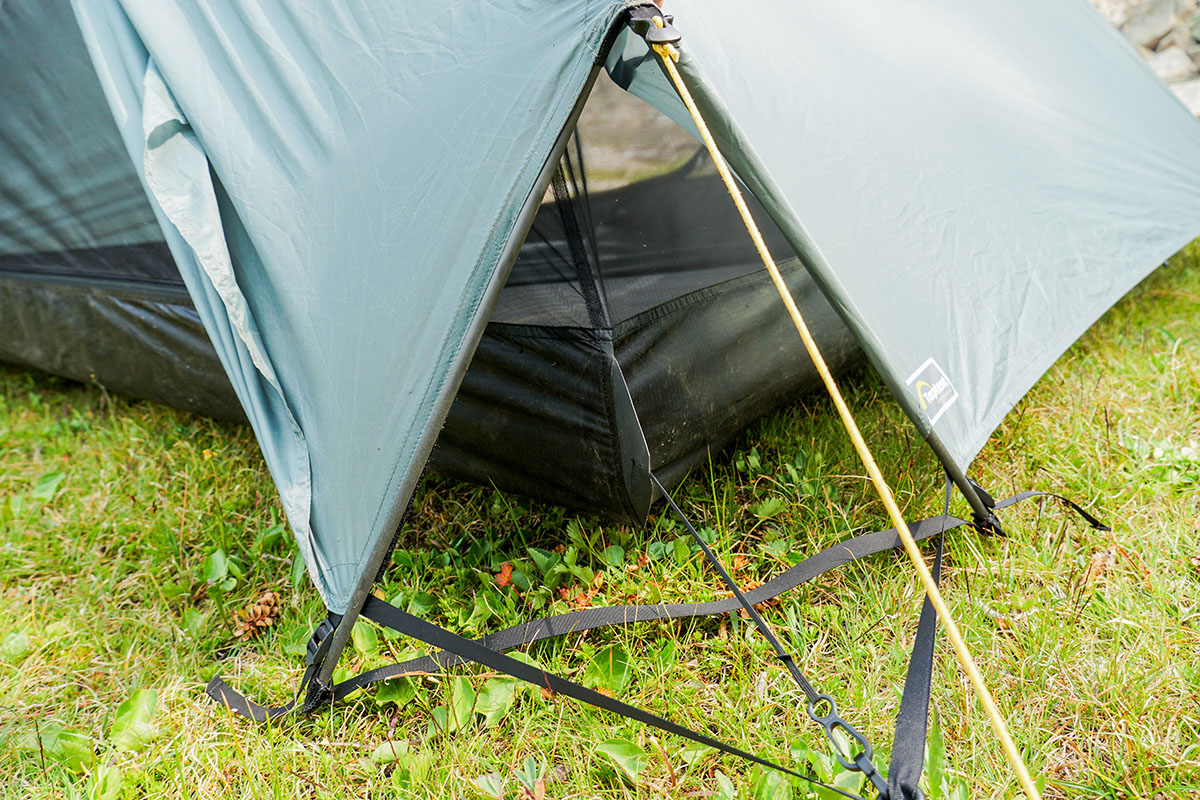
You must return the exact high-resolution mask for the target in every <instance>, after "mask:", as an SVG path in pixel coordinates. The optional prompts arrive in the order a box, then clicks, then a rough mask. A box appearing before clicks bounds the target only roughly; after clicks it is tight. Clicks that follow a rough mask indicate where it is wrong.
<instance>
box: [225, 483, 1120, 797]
mask: <svg viewBox="0 0 1200 800" xmlns="http://www.w3.org/2000/svg"><path fill="white" fill-rule="evenodd" d="M1042 496H1045V497H1054V498H1056V499H1059V500H1061V501H1063V502H1064V503H1066V504H1067V505H1068V506H1070V507H1071V508H1072V509H1073V510H1074V511H1076V512H1077V513H1078V514H1079V515H1080V516H1081V517H1083V519H1085V520H1086V521H1087V522H1088V523H1089V524H1090V525H1091V526H1092V527H1093V528H1095V529H1097V530H1102V531H1107V530H1109V528H1108V527H1107V526H1106V525H1104V524H1103V523H1101V522H1099V521H1098V520H1097V519H1096V518H1095V517H1093V516H1092V515H1091V514H1089V513H1088V512H1086V511H1084V510H1083V509H1082V508H1080V507H1079V506H1078V505H1076V504H1075V503H1073V502H1071V501H1070V500H1067V499H1066V498H1064V497H1062V496H1061V495H1057V494H1053V493H1051V492H1034V491H1031V492H1021V493H1020V494H1017V495H1014V496H1012V497H1009V498H1005V499H1004V500H1000V501H999V502H997V503H996V506H995V508H996V509H1001V508H1006V507H1008V506H1010V505H1013V504H1014V503H1017V502H1020V501H1022V500H1026V499H1029V498H1032V497H1042ZM971 524H973V523H971V522H969V521H968V520H965V519H961V518H959V517H955V516H952V515H950V514H945V513H943V514H941V515H940V516H937V517H931V518H929V519H924V520H920V521H918V522H914V523H912V524H911V525H910V526H909V530H910V531H911V533H912V536H913V538H914V539H915V540H917V541H921V540H924V539H928V538H930V537H931V536H938V535H941V534H944V533H945V532H947V531H951V530H954V529H955V528H959V527H962V526H963V525H971ZM901 546H902V542H901V540H900V536H899V534H897V533H896V531H895V529H888V530H885V531H876V532H874V533H866V534H862V535H859V536H856V537H854V538H852V539H849V540H847V541H845V542H840V543H838V544H836V545H833V546H832V547H828V548H826V549H825V550H822V551H821V552H819V553H817V554H815V555H813V556H810V557H809V558H807V559H805V560H804V561H801V562H800V563H799V564H796V565H795V566H793V567H790V568H789V569H787V570H785V571H784V572H782V573H780V574H779V575H778V576H776V577H775V578H772V579H771V580H770V581H768V582H766V583H764V584H763V585H762V586H759V587H758V588H756V589H753V590H751V591H749V592H745V593H744V594H742V596H741V597H736V596H735V597H729V598H724V599H721V600H712V601H709V602H705V603H674V604H665V603H661V604H656V605H644V606H641V605H629V606H610V607H604V608H587V609H582V610H579V611H573V612H570V613H567V614H559V615H556V616H553V617H547V618H545V619H541V620H535V621H531V622H525V623H521V624H520V625H514V626H512V627H510V628H505V629H504V630H501V631H497V632H496V633H492V634H488V635H487V636H484V637H482V638H480V639H478V640H470V639H465V638H463V637H460V636H457V635H455V634H452V633H450V632H449V631H445V630H443V629H441V628H439V627H438V626H436V625H433V624H432V623H428V622H424V621H423V620H420V619H419V618H417V617H414V616H412V615H411V614H408V613H406V612H404V611H401V610H400V609H397V608H395V607H393V606H391V605H389V604H387V603H385V602H384V601H382V600H379V599H377V598H375V597H369V598H368V600H367V603H366V605H365V606H364V608H363V612H362V613H363V616H366V617H368V618H369V619H373V620H375V621H376V622H379V623H380V624H383V625H387V626H388V627H391V628H393V629H394V630H397V631H399V632H400V633H403V634H405V635H409V636H413V637H414V638H416V639H419V640H421V641H423V642H426V643H427V644H431V645H433V646H435V647H438V648H440V650H439V652H437V653H434V654H432V655H430V656H423V657H421V658H416V659H412V660H410V661H406V662H403V663H399V664H390V665H388V666H385V667H379V668H378V669H374V670H370V671H368V672H364V673H362V674H361V675H358V676H355V677H353V678H350V679H348V680H346V681H343V682H342V683H339V684H337V685H336V686H335V687H334V688H333V692H332V696H331V697H330V698H329V699H330V700H331V701H337V700H341V699H343V698H345V697H346V696H347V695H349V694H351V693H352V692H354V691H357V690H358V689H361V688H363V687H366V686H369V685H371V684H373V683H377V682H379V681H383V680H388V679H391V678H397V677H401V676H404V675H414V674H422V673H429V672H438V671H443V670H446V669H449V668H452V667H455V666H459V665H462V664H466V663H469V662H477V663H480V664H483V665H485V666H490V667H492V668H493V669H496V670H499V671H501V672H504V673H505V674H509V675H512V676H513V677H516V678H519V679H521V680H526V681H529V682H531V683H534V684H536V685H539V686H546V687H547V688H549V689H550V690H551V691H555V692H559V693H561V694H565V695H567V696H568V697H573V698H575V699H578V700H582V701H583V702H587V703H591V704H593V705H596V706H599V707H600V708H605V709H607V710H610V711H613V712H614V713H618V714H623V715H625V716H628V717H630V718H631V719H634V720H637V721H641V722H645V723H646V724H649V725H652V726H655V727H659V728H660V729H662V730H665V731H668V732H672V733H677V734H678V735H680V736H683V737H685V738H689V739H692V740H693V741H696V742H700V743H702V744H705V745H707V746H710V747H715V748H717V749H718V750H722V751H723V752H726V753H729V754H731V755H736V756H739V757H742V758H746V759H748V760H750V761H753V762H755V763H758V764H761V765H763V766H766V767H769V768H772V769H777V770H780V771H782V772H784V773H787V774H789V775H793V776H795V777H798V778H801V779H803V780H807V781H813V782H814V783H818V784H819V782H818V781H815V779H813V778H812V777H811V776H807V775H802V774H800V773H797V772H793V771H792V770H789V769H787V768H785V767H782V766H779V765H777V764H774V763H773V762H770V761H767V760H765V759H762V758H759V757H758V756H754V755H752V754H750V753H745V752H744V751H741V750H739V749H738V748H735V747H732V746H730V745H725V744H723V743H721V742H719V741H717V740H715V739H712V738H711V737H708V736H705V735H704V734H699V733H696V732H694V731H691V730H689V729H687V728H684V727H683V726H680V725H677V724H675V723H672V722H670V721H669V720H665V719H662V718H660V717H657V716H655V715H653V714H650V713H649V712H646V711H643V710H641V709H637V708H635V707H633V706H628V705H626V704H624V703H621V702H620V701H616V700H613V699H612V698H609V697H606V696H605V695H602V694H600V693H598V692H594V691H592V690H590V689H587V688H585V687H583V686H578V685H577V684H573V683H572V682H570V681H567V680H566V679H564V678H560V677H557V676H554V675H551V674H549V673H546V672H544V671H542V670H539V669H537V668H535V667H530V666H529V665H527V664H524V663H523V662H520V661H517V660H516V659H512V658H509V657H507V656H504V655H503V654H502V652H501V651H504V650H510V649H513V648H516V647H520V646H523V645H527V644H532V643H534V642H538V641H542V640H545V639H549V638H553V637H556V636H563V635H567V634H572V633H582V632H584V631H588V630H594V629H596V628H602V627H608V626H612V625H630V624H634V623H639V622H651V621H656V620H676V619H689V618H693V617H699V616H704V615H708V614H720V613H729V612H733V611H737V610H738V609H739V608H743V607H744V606H743V604H745V603H749V604H750V605H751V606H754V605H758V604H760V603H764V602H767V601H768V600H771V599H773V598H775V597H777V596H779V595H781V594H783V593H784V592H786V591H788V590H790V589H793V588H795V587H797V586H799V585H800V584H802V583H805V582H806V581H810V580H812V579H813V578H816V577H818V576H820V575H822V574H824V573H826V572H829V571H830V570H833V569H836V568H838V567H841V566H843V565H845V564H847V563H849V562H851V561H855V560H857V559H860V558H864V557H866V556H870V555H874V554H877V553H882V552H885V551H888V550H895V549H898V548H900V547H901ZM941 557H942V552H941V541H940V540H939V542H938V551H937V556H936V558H935V574H939V575H940V570H941ZM368 609H369V610H368ZM393 623H395V624H393ZM418 623H419V624H418ZM399 625H403V626H404V629H401V628H400V627H398V626H399ZM935 630H936V614H934V613H933V610H932V608H931V607H930V604H929V602H928V599H927V600H926V602H925V605H924V606H923V608H922V612H921V621H920V623H919V625H918V633H917V641H916V644H915V646H914V653H913V658H912V660H911V662H910V669H909V675H908V677H907V678H906V681H905V692H904V698H903V700H902V701H901V716H902V717H904V718H905V720H916V719H917V718H918V717H919V719H920V730H921V731H924V729H925V727H924V726H925V720H926V718H927V716H928V698H929V683H930V679H931V675H932V653H933V632H934V631H935ZM329 641H330V637H328V636H326V637H324V638H323V639H322V640H321V641H320V643H319V645H318V647H317V648H316V651H315V652H314V653H313V654H312V655H311V656H310V658H309V664H308V668H307V669H306V670H305V673H304V677H303V678H302V680H301V684H300V687H299V691H301V692H302V691H304V690H305V688H306V686H307V684H308V683H309V681H310V680H312V678H313V676H314V675H315V674H316V671H317V670H318V668H319V667H320V664H321V662H322V661H323V659H324V657H325V654H326V652H327V650H328V646H329ZM918 651H919V652H918ZM926 661H928V663H929V666H928V667H926V666H925V663H926ZM501 664H503V665H505V666H503V667H502V666H500V665H501ZM509 666H512V667H513V669H515V670H517V671H512V670H510V669H508V668H507V667H509ZM914 672H915V676H914ZM910 682H911V683H912V684H913V691H912V693H911V694H910V691H909V684H910ZM922 684H923V688H922ZM206 693H207V694H208V695H209V697H211V698H212V699H214V700H216V701H217V702H218V703H220V704H221V705H224V706H225V707H227V708H228V709H230V710H231V711H233V712H234V713H237V714H240V715H242V716H245V717H248V718H251V719H254V720H257V721H259V722H264V721H271V720H274V719H277V718H279V717H281V716H284V715H286V714H288V713H290V712H291V711H293V710H294V709H295V708H296V706H297V705H298V702H297V701H295V700H294V701H292V702H290V703H287V704H285V705H282V706H276V707H273V708H267V707H264V706H261V705H259V704H257V703H255V702H253V701H251V700H249V699H247V698H246V697H245V696H243V695H242V694H241V693H239V692H238V691H237V690H235V689H233V688H232V687H231V686H229V685H228V684H227V683H226V682H225V681H223V680H222V679H221V678H220V677H214V678H213V679H212V680H211V681H210V682H209V684H208V687H207V689H206ZM910 696H911V697H913V698H915V699H911V700H910ZM922 696H923V697H924V699H923V700H921V697H922ZM822 697H824V696H822ZM906 706H907V707H908V708H909V709H911V710H910V711H908V712H907V713H906ZM303 710H305V711H311V710H313V709H312V708H308V707H307V705H306V706H304V708H303ZM627 710H628V711H629V713H626V711H627ZM835 713H836V712H835ZM900 722H901V720H900V719H898V720H897V723H898V724H897V737H896V747H897V748H900V747H904V746H906V745H908V744H909V742H910V740H916V737H913V736H911V735H907V734H906V735H905V736H904V737H903V738H902V737H901V735H900ZM660 723H662V724H660ZM915 724H916V723H915V722H913V723H908V722H906V723H905V725H906V727H905V729H906V730H914V728H913V727H912V726H913V725H915ZM917 741H919V742H920V748H921V749H920V751H919V752H918V754H917V756H916V760H917V763H918V764H920V763H921V761H923V757H924V735H923V734H922V735H921V736H920V738H919V740H917ZM905 759H908V760H911V756H904V757H903V758H902V761H904V763H907V761H905ZM839 760H841V759H839ZM892 763H893V769H895V764H896V759H895V757H893V762H892ZM905 769H906V767H904V766H901V771H902V772H903V771H904V770H905ZM919 769H920V767H919V766H918V767H917V772H916V773H915V777H914V778H912V782H911V785H912V786H915V784H916V780H917V779H919V777H920V771H919ZM890 771H891V770H889V772H890ZM910 774H911V772H910ZM897 782H898V783H899V784H900V785H901V787H902V788H901V791H902V792H903V791H905V790H904V788H903V787H904V786H905V785H906V784H908V783H909V781H908V780H907V779H903V778H898V779H897ZM819 785H822V786H824V784H819ZM826 788H829V789H830V790H831V791H834V792H836V793H838V794H840V795H843V796H845V797H850V798H857V796H856V795H852V794H849V793H847V792H844V791H842V790H840V789H837V788H836V787H826ZM916 796H918V795H915V794H907V793H905V794H899V795H896V797H904V798H910V797H916ZM858 800H861V798H858Z"/></svg>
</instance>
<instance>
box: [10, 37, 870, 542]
mask: <svg viewBox="0 0 1200 800" xmlns="http://www.w3.org/2000/svg"><path fill="white" fill-rule="evenodd" d="M68 21H69V20H68ZM79 47H80V48H82V42H80V43H79ZM80 64H81V67H82V70H81V72H80V74H79V75H78V76H76V77H77V79H76V80H75V81H73V83H75V84H77V85H80V86H89V85H90V86H91V88H92V90H93V91H92V94H93V95H95V96H96V97H100V95H101V92H100V87H99V84H98V83H95V81H94V77H93V73H92V70H91V68H90V66H89V65H88V64H87V63H86V62H80ZM95 105H96V107H97V108H98V109H99V110H100V111H101V112H102V116H101V119H103V115H107V111H106V110H105V109H104V108H103V104H102V103H99V104H95ZM44 111H45V113H50V114H53V113H55V112H59V113H61V116H62V118H61V119H56V120H55V121H54V126H55V128H56V129H71V130H72V133H71V136H72V137H73V138H84V137H96V136H98V137H102V138H105V139H111V140H113V141H115V144H113V145H111V147H110V149H111V150H112V151H114V152H116V153H117V154H118V157H117V158H115V159H114V163H115V164H116V168H118V169H120V168H121V167H122V161H121V159H120V157H119V152H120V150H121V145H120V139H119V136H118V134H117V132H116V130H115V127H104V126H99V127H97V126H95V125H94V121H93V120H89V119H88V118H86V117H79V116H77V115H75V114H72V113H62V109H61V108H60V107H54V108H50V109H45V110H44ZM45 113H44V114H43V117H45ZM634 131H636V134H633V135H632V137H631V133H632V132H634ZM124 169H126V170H127V172H128V175H129V176H130V177H131V178H132V179H133V188H134V190H136V194H137V197H139V198H141V197H142V191H141V189H140V188H139V187H138V186H137V182H136V180H137V179H136V173H135V172H134V171H133V168H132V166H131V165H129V164H128V162H127V160H126V163H125V165H124ZM559 171H560V172H561V174H562V175H563V180H562V181H561V183H562V186H561V187H560V191H558V192H556V193H554V194H553V195H550V196H547V198H546V199H545V201H544V202H543V204H542V208H541V210H540V211H539V212H538V213H537V215H536V216H535V218H534V220H533V222H532V225H531V229H530V232H529V234H528V236H527V238H526V240H525V242H524V244H523V246H522V247H521V249H520V251H519V253H518V255H517V259H516V262H515V264H514V266H513V269H512V272H511V274H510V275H509V277H508V280H507V282H506V283H505V285H504V288H503V290H502V291H501V293H500V295H499V297H498V299H497V302H496V305H495V307H494V308H493V311H492V314H491V318H490V321H489V324H488V326H487V328H486V329H485V331H484V335H483V337H482V339H481V340H480V344H479V346H478V347H477V349H476V351H475V353H474V355H473V357H472V361H471V365H470V368H469V369H468V371H467V374H466V376H465V377H464V379H463V383H462V385H461V387H460V388H459V391H458V393H457V395H456V397H455V401H454V404H453V406H452V407H451V409H450V412H449V414H448V415H447V417H446V421H445V424H444V426H443V427H442V430H441V431H440V432H439V434H438V440H437V445H436V446H435V448H434V451H433V454H432V456H431V460H430V467H431V468H432V469H434V470H436V471H438V472H441V473H443V474H446V475H450V476H452V477H457V478H463V479H467V480H473V481H476V482H479V483H483V484H487V485H495V486H498V487H500V488H502V489H506V490H509V491H515V492H519V493H522V494H525V495H527V496H530V497H535V498H539V499H542V500H548V501H551V502H555V503H558V504H561V505H566V506H570V507H573V508H583V509H588V510H592V511H596V512H599V513H602V514H604V515H605V516H606V517H609V518H620V519H624V520H626V521H629V522H632V523H634V524H637V523H640V522H641V521H643V520H644V519H645V517H646V514H647V510H648V506H649V503H650V497H651V484H650V479H649V470H651V469H653V470H654V471H655V472H656V473H657V474H658V475H659V477H660V479H662V480H667V481H670V482H673V481H675V480H678V479H680V478H682V476H683V474H685V473H686V471H687V470H688V469H690V468H692V467H694V466H696V465H697V464H700V463H703V462H705V461H706V460H707V458H708V454H709V452H710V451H711V450H712V449H715V448H717V447H720V446H721V445H722V444H723V443H724V442H726V441H728V440H729V438H730V437H732V436H733V435H734V434H736V433H737V432H738V431H740V430H741V429H742V428H743V427H744V426H745V425H746V424H748V423H749V422H751V421H752V420H754V419H756V418H758V417H760V416H761V415H763V414H765V413H767V412H769V411H770V410H772V409H774V408H775V407H777V406H778V405H780V404H782V403H784V402H787V401H788V400H790V399H792V398H795V397H796V396H798V395H799V394H800V393H802V392H804V391H807V390H810V389H815V388H817V386H818V380H817V376H816V373H815V371H814V369H813V367H812V365H811V363H810V362H809V361H808V358H807V356H806V355H805V354H804V353H803V352H802V351H801V350H799V349H797V348H796V347H794V340H795V333H794V331H793V330H792V329H791V327H790V324H789V323H788V321H787V319H786V318H785V317H783V316H782V315H780V314H778V313H777V311H778V307H777V304H778V300H777V297H776V293H775V289H774V287H773V286H772V285H771V283H770V281H769V280H768V278H767V276H766V274H765V273H763V271H762V270H761V267H760V265H759V263H758V259H757V254H756V253H755V251H754V248H753V246H752V244H751V243H750V241H749V239H748V238H747V237H746V236H745V232H744V229H743V227H742V224H741V221H740V220H739V219H738V217H737V214H736V212H735V211H734V209H733V207H732V205H731V204H730V203H729V200H728V196H727V195H726V192H725V189H724V187H723V185H722V184H721V182H720V180H719V179H718V177H717V176H716V174H715V171H714V170H713V169H712V166H711V163H710V162H709V160H708V158H707V154H706V153H705V151H704V150H703V148H701V147H700V145H699V144H698V143H697V142H696V141H695V139H693V138H692V137H691V136H690V135H689V134H688V133H687V132H686V131H684V130H683V129H681V128H679V127H678V126H676V125H675V124H674V123H672V122H671V121H670V120H669V119H667V118H665V117H662V116H661V115H659V114H658V112H656V111H654V110H653V109H652V108H651V107H650V106H648V105H646V104H644V103H642V102H641V101H639V100H637V99H635V98H633V97H632V96H630V95H628V94H626V93H625V92H623V91H621V90H620V89H618V88H617V87H616V86H615V85H614V84H613V83H611V82H610V81H607V79H603V78H602V79H601V80H600V81H599V82H598V83H597V84H596V86H595V87H594V88H593V90H592V92H591V94H590V95H589V99H588V101H587V104H586V105H585V107H584V109H583V114H582V116H581V118H580V121H579V123H578V126H577V128H576V129H575V132H574V134H573V136H572V140H571V142H570V144H569V145H568V146H567V148H566V152H565V153H564V155H563V156H562V158H561V161H560V163H559ZM48 175H49V177H51V178H53V180H54V181H55V182H58V183H70V182H71V181H72V177H71V176H70V175H69V174H50V173H48ZM751 201H752V203H753V200H751ZM753 205H754V209H755V213H756V214H758V215H759V216H760V217H762V218H763V220H764V222H767V223H769V219H767V218H766V215H765V212H764V211H763V210H762V208H761V206H759V205H758V204H757V203H753ZM123 213H126V214H135V213H136V214H139V215H141V217H143V218H144V219H145V220H148V221H149V224H150V226H151V227H152V228H153V227H156V223H155V220H154V214H153V211H152V210H151V208H150V206H149V204H148V203H146V202H145V201H144V200H143V201H142V203H141V204H140V208H138V207H131V208H129V209H127V210H125V211H124V212H123ZM565 220H570V221H571V222H570V225H568V224H566V222H565ZM70 222H71V221H70V220H69V219H68V220H67V223H70ZM127 225H128V226H133V225H132V223H131V222H130V223H127ZM568 227H570V228H571V229H572V230H573V231H574V241H572V237H571V236H569V235H568V233H567V228H568ZM767 230H768V237H769V238H770V240H771V241H772V242H773V244H774V246H775V247H776V248H780V249H782V250H786V249H788V248H789V245H788V244H787V241H786V239H784V238H783V236H782V234H781V233H780V232H779V231H778V229H776V228H774V227H773V226H768V229H767ZM118 252H119V254H120V257H119V258H117V257H114V255H115V254H116V253H118ZM576 255H580V256H582V257H583V258H584V259H585V260H586V261H587V264H586V265H584V268H585V270H586V271H587V272H588V276H587V278H586V280H587V282H588V284H589V285H588V287H587V289H586V290H585V288H584V287H583V286H581V285H580V282H579V275H578V271H577V265H576V264H575V263H574V258H575V257H576ZM71 259H72V260H71V261H70V262H69V263H67V262H66V261H65V260H64V256H63V254H62V253H61V252H57V251H40V252H32V253H30V252H25V253H21V254H16V255H12V256H4V255H0V357H3V358H5V359H6V360H10V361H17V362H21V363H25V364H29V365H31V366H35V367H39V368H42V369H47V370H50V371H53V372H56V373H58V374H62V375H66V376H68V377H73V378H76V379H79V380H84V381H98V382H99V383H101V384H103V385H105V386H106V387H108V388H110V389H112V390H115V391H122V392H125V393H127V394H132V395H136V396H140V397H147V398H149V399H154V400H159V401H162V402H167V403H170V404H172V405H176V406H179V407H182V408H186V409H188V410H192V411H197V412H200V413H204V414H208V415H211V416H216V417H219V418H224V419H241V420H244V419H245V415H244V413H243V412H242V410H241V406H240V404H239V402H238V400H237V397H236V395H235V393H234V391H233V389H232V386H231V385H230V384H229V382H228V379H227V378H226V377H225V371H224V368H223V367H222V365H221V362H220V360H219V358H218V356H217V353H216V351H215V350H214V349H213V347H212V345H211V344H210V343H209V341H208V338H207V336H206V334H205V332H204V327H203V325H202V324H201V322H200V318H199V316H198V314H197V312H196V310H195V308H194V307H193V305H192V304H191V301H190V300H189V298H188V295H187V291H186V288H185V285H184V283H183V280H182V277H181V276H180V274H179V271H178V270H177V269H176V267H175V265H174V263H173V261H172V260H171V254H170V250H169V248H168V247H167V245H166V243H165V242H164V241H161V240H160V241H158V242H154V241H151V242H145V243H142V244H139V245H136V246H127V247H124V248H123V249H118V250H114V251H113V252H109V251H108V250H104V249H95V248H93V249H82V250H76V251H71ZM784 268H785V271H786V272H787V274H788V280H789V281H790V283H791V286H792V289H793V291H794V292H795V294H796V296H797V297H798V298H800V302H801V304H802V307H803V308H804V309H805V313H806V315H807V316H809V317H810V318H811V319H813V321H814V323H816V324H815V327H816V328H817V330H818V335H819V337H820V339H821V343H822V348H823V350H824V351H825V352H826V354H827V356H828V358H829V360H830V363H832V364H834V365H835V367H838V368H840V367H841V366H843V365H846V364H849V363H852V362H853V361H856V360H857V359H858V358H859V357H860V354H859V351H858V349H857V347H856V346H855V344H854V342H853V339H852V337H850V335H849V332H848V331H847V330H846V329H845V326H844V325H842V324H841V323H840V321H839V320H838V319H837V317H836V315H835V314H834V313H833V311H832V309H831V308H830V306H829V304H828V303H827V302H826V301H825V300H824V298H823V296H822V295H821V294H820V292H819V291H817V290H816V288H815V285H814V284H813V282H812V281H811V279H810V278H809V277H808V276H807V273H806V272H805V271H804V270H803V268H802V267H801V266H800V265H799V263H798V262H797V261H796V260H795V259H794V258H793V259H791V260H789V261H788V262H786V263H785V267H784ZM68 278H69V279H70V280H71V281H72V285H70V286H67V285H65V284H64V280H67V279H68ZM589 292H590V293H591V294H594V295H595V296H597V297H598V298H602V299H603V301H602V303H601V305H602V307H603V308H602V311H603V314H602V318H601V319H599V320H596V321H595V324H594V325H593V324H592V323H593V320H591V319H590V318H589V311H588V307H587V305H588V304H587V302H586V301H585V295H587V294H589Z"/></svg>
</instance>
